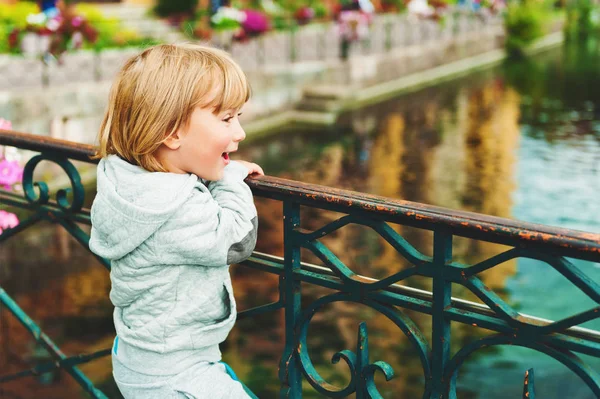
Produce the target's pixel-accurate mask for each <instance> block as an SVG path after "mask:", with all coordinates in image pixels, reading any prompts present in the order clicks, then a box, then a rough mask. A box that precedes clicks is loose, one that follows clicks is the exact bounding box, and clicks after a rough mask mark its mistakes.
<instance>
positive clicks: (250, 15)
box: [242, 10, 271, 34]
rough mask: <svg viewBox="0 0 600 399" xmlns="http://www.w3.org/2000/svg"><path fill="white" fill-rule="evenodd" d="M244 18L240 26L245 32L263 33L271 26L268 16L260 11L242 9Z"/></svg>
mask: <svg viewBox="0 0 600 399" xmlns="http://www.w3.org/2000/svg"><path fill="white" fill-rule="evenodd" d="M244 13H246V19H245V20H244V22H242V27H243V28H244V30H245V31H246V33H249V34H253V33H263V32H266V31H268V30H269V29H270V28H271V24H270V23H269V18H268V17H267V16H266V15H265V14H263V13H262V12H260V11H254V10H244Z"/></svg>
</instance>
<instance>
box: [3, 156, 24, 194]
mask: <svg viewBox="0 0 600 399" xmlns="http://www.w3.org/2000/svg"><path fill="white" fill-rule="evenodd" d="M22 179H23V168H22V167H21V166H20V165H19V163H18V162H17V161H8V160H6V159H3V160H1V161H0V186H4V188H5V189H6V190H10V188H11V186H12V185H13V184H15V183H17V182H20V181H21V180H22Z"/></svg>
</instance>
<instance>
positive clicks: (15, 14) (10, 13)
mask: <svg viewBox="0 0 600 399" xmlns="http://www.w3.org/2000/svg"><path fill="white" fill-rule="evenodd" d="M39 12H40V9H39V8H38V6H37V4H36V3H33V2H29V1H21V2H18V3H16V4H2V3H0V24H2V25H10V26H14V27H15V28H24V27H25V26H26V25H27V16H28V15H29V14H37V13H39Z"/></svg>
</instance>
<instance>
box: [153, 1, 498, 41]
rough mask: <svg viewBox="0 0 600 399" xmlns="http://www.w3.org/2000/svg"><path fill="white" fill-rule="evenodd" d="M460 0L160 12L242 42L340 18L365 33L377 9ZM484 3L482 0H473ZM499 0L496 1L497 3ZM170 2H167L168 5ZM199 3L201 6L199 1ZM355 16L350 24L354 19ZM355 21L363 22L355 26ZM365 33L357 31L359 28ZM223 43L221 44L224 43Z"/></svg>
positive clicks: (264, 4)
mask: <svg viewBox="0 0 600 399" xmlns="http://www.w3.org/2000/svg"><path fill="white" fill-rule="evenodd" d="M457 1H459V0H429V1H428V0H326V1H323V0H253V1H248V0H232V1H227V0H226V1H222V2H221V7H219V8H218V9H216V10H213V11H214V12H212V13H211V12H210V11H209V10H199V9H198V7H197V4H196V2H194V1H193V0H181V1H179V3H180V5H181V7H180V8H176V7H175V3H173V2H172V1H171V0H159V1H158V4H157V6H156V7H155V9H154V11H155V13H156V14H157V15H158V16H160V17H163V18H166V19H168V20H169V21H170V22H171V24H172V25H175V26H179V27H180V29H181V31H182V32H184V33H185V34H187V35H188V36H189V37H191V38H195V39H203V40H208V39H215V37H216V38H217V40H216V41H217V42H223V41H227V40H231V41H235V40H239V41H243V40H246V39H248V38H251V37H256V36H259V35H262V34H264V33H267V32H269V31H287V30H293V29H296V28H298V27H299V26H304V25H308V24H311V23H327V22H336V23H339V24H340V25H348V26H351V29H350V30H351V31H352V33H348V32H349V30H348V29H347V27H341V29H340V32H341V36H361V37H362V36H364V31H365V26H366V25H368V23H369V22H370V21H371V20H372V17H373V15H374V14H381V13H395V14H398V13H403V12H408V13H410V14H413V15H415V16H416V17H420V18H431V19H441V16H442V15H443V13H444V11H445V10H446V9H447V8H448V7H449V6H451V5H455V4H456V3H457ZM473 1H475V2H477V3H479V0H473ZM502 1H503V0H502ZM497 2H498V0H496V1H495V3H497ZM167 4H168V6H167ZM195 4H196V5H195ZM349 21H350V23H349ZM355 25H357V26H358V27H357V28H355ZM358 31H360V32H362V33H359V34H356V32H358ZM221 44H222V43H221Z"/></svg>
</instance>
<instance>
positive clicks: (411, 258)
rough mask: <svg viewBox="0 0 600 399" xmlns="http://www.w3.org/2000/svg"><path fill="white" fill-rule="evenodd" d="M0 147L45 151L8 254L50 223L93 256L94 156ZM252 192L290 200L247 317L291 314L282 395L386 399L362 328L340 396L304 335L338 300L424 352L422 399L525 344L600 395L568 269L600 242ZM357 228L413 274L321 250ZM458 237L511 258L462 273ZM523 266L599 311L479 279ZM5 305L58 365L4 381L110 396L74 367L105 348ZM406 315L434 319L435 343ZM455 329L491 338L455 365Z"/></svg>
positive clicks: (6, 134) (593, 345)
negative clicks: (57, 184)
mask: <svg viewBox="0 0 600 399" xmlns="http://www.w3.org/2000/svg"><path fill="white" fill-rule="evenodd" d="M0 145H8V146H15V147H19V148H22V149H27V150H31V151H35V152H39V153H40V155H38V156H35V157H33V158H32V159H31V160H30V161H29V162H28V163H27V165H26V167H25V173H24V176H23V187H24V191H25V198H23V197H21V196H19V195H16V194H14V193H9V192H3V191H0V202H1V203H2V204H6V205H10V206H16V207H21V208H26V209H29V210H31V211H33V216H31V217H30V218H29V219H27V220H25V221H23V222H22V223H21V224H20V225H19V226H18V227H16V228H14V229H12V230H7V231H6V232H5V233H4V234H3V235H1V236H0V245H1V244H2V242H3V241H5V240H6V239H7V238H9V237H13V236H15V235H16V234H18V233H20V232H21V231H23V230H25V229H26V228H27V227H30V226H32V225H33V224H35V223H37V222H38V221H40V220H50V221H52V222H55V223H59V224H61V225H62V226H63V227H65V229H67V231H69V232H70V233H71V234H72V235H73V236H74V237H75V238H76V239H77V240H78V241H79V242H80V243H81V244H82V245H83V246H85V247H86V248H87V245H88V242H89V237H88V236H87V234H85V233H84V232H83V231H82V230H81V229H80V228H79V227H78V226H77V223H86V224H89V223H90V216H89V211H88V210H86V209H82V207H81V204H82V203H83V198H82V196H83V189H82V185H81V182H80V179H79V174H78V172H77V170H76V169H75V168H74V167H73V165H72V164H71V162H70V160H79V161H85V162H91V163H93V162H94V161H92V160H90V156H91V155H92V154H93V151H94V150H93V147H91V146H87V145H82V144H76V143H71V142H66V141H61V140H54V139H49V138H44V137H39V136H33V135H28V134H23V133H17V132H12V131H1V130H0ZM41 160H49V161H52V162H55V163H57V164H58V165H60V166H61V167H62V169H63V170H64V171H65V173H67V175H68V177H69V180H70V182H71V185H72V187H71V189H70V190H71V191H72V199H71V200H70V201H68V200H67V192H66V191H64V190H59V191H58V192H57V196H56V200H52V199H51V198H50V194H49V190H48V188H47V186H46V185H45V184H44V183H43V182H33V177H32V176H33V169H34V168H35V166H36V165H37V164H38V163H39V162H40V161H41ZM246 182H247V183H248V185H249V186H250V187H251V189H252V191H253V192H254V194H255V195H256V196H258V197H266V198H271V199H275V200H278V201H281V202H282V203H283V209H284V218H283V224H284V257H283V258H280V257H276V256H272V255H268V254H262V253H256V252H255V253H254V254H253V256H252V257H251V258H249V259H248V260H247V261H246V262H244V265H246V266H248V267H251V268H254V269H257V270H262V271H266V272H270V273H274V274H277V275H279V276H280V286H279V288H280V289H279V292H280V295H279V300H278V301H276V302H274V303H271V304H267V305H263V306H259V307H256V308H252V309H249V310H246V311H243V312H240V314H239V317H240V318H242V317H250V316H255V315H257V314H261V313H265V312H270V311H274V310H277V309H282V308H283V309H284V312H285V327H286V329H285V349H284V353H283V355H282V357H281V363H280V371H279V379H280V381H281V391H280V392H281V397H290V398H300V397H301V396H302V387H301V381H302V378H303V377H304V378H305V379H306V380H307V381H308V382H309V383H310V385H312V387H313V388H314V389H315V390H317V391H318V392H320V393H321V394H323V395H325V396H327V397H332V398H339V397H346V396H347V395H349V394H352V393H356V397H357V398H380V397H381V395H380V394H379V392H378V391H377V388H376V386H375V383H374V380H373V376H374V373H375V372H377V371H380V372H382V373H383V374H384V376H385V378H386V379H388V380H389V379H390V378H392V377H393V374H394V372H393V370H392V368H391V366H390V365H389V364H387V363H385V362H382V361H375V362H371V360H370V358H369V346H368V335H367V327H366V324H365V323H361V324H360V327H359V331H358V342H357V347H356V350H355V351H354V352H353V351H351V350H341V351H340V352H338V353H336V354H335V355H334V356H333V358H332V362H333V363H337V362H339V361H340V360H342V359H343V360H344V362H345V363H346V364H347V366H348V368H349V372H350V382H349V383H348V384H347V385H346V386H344V387H337V386H335V385H332V384H330V383H328V382H327V381H325V380H324V378H323V377H321V375H320V374H319V373H318V372H317V370H316V369H315V367H314V365H313V363H312V361H311V358H310V356H309V355H308V353H309V352H308V344H307V331H308V326H309V324H310V322H311V320H312V318H313V316H314V315H315V313H317V312H319V311H320V310H321V309H322V308H323V307H324V306H326V305H327V304H330V303H334V302H340V301H345V302H354V303H360V304H364V305H366V306H368V307H370V308H372V309H374V310H376V311H377V312H379V313H381V314H383V315H384V316H386V317H387V318H388V319H389V320H391V321H392V322H393V323H394V324H395V325H396V326H397V327H398V329H399V331H400V332H402V333H403V334H404V335H405V336H406V337H407V338H408V340H409V342H410V343H411V344H412V346H413V347H414V348H415V349H416V350H417V353H418V354H419V359H420V363H421V366H422V371H423V381H424V386H423V395H422V397H423V398H456V379H457V374H458V371H459V369H460V367H461V366H462V365H463V363H464V361H465V360H466V359H467V358H468V357H469V356H470V355H472V354H473V353H474V352H476V351H478V350H479V349H482V348H485V347H489V346H498V345H516V346H522V347H526V348H530V349H533V350H536V351H539V352H542V353H544V354H546V355H548V356H550V357H552V358H554V359H556V360H558V361H559V362H561V363H562V364H564V365H565V366H566V367H568V368H569V369H570V370H572V371H573V372H574V373H575V374H577V375H578V376H579V377H580V378H581V380H582V382H583V383H584V384H585V385H586V386H587V387H589V389H590V390H591V391H592V392H593V393H594V395H596V396H597V397H600V378H599V376H598V373H597V372H596V371H595V370H593V369H591V368H590V367H588V366H587V365H586V364H585V362H584V361H583V360H582V359H581V358H580V357H579V356H578V354H586V355H590V356H594V357H600V332H597V331H593V330H589V329H585V328H581V327H579V326H580V325H581V324H583V323H585V322H588V321H591V320H595V319H598V317H599V316H600V314H599V310H600V306H598V305H600V286H599V285H598V284H597V283H596V282H594V281H592V280H591V279H590V278H588V277H587V276H586V274H585V273H584V272H583V271H582V270H580V269H578V268H577V267H576V266H575V265H574V264H573V263H572V262H570V261H569V260H567V259H566V257H571V258H576V259H582V260H588V261H592V262H600V235H599V234H592V233H585V232H579V231H573V230H567V229H560V228H552V227H548V226H543V225H537V224H531V223H522V222H517V221H512V220H508V219H502V218H497V217H491V216H484V215H479V214H474V213H469V212H460V211H454V210H448V209H444V208H439V207H434V206H429V205H424V204H418V203H413V202H408V201H401V200H392V199H388V198H383V197H378V196H373V195H367V194H363V193H358V192H351V191H346V190H338V189H332V188H329V187H323V186H317V185H311V184H304V183H300V182H295V181H290V180H284V179H279V178H274V177H261V178H252V179H247V180H246ZM301 206H307V207H312V208H320V209H325V210H331V211H336V212H340V213H342V214H344V215H345V216H343V217H341V218H339V219H338V220H335V221H333V222H331V223H328V224H326V225H324V226H322V227H321V228H319V229H317V230H315V231H306V230H304V229H302V228H300V216H301V212H300V207H301ZM389 223H396V224H401V225H406V226H412V227H417V228H420V229H426V230H430V231H433V234H434V239H433V256H431V257H430V256H425V255H423V254H422V253H421V252H419V251H418V250H417V249H416V248H414V247H413V246H412V245H411V244H409V243H408V242H407V241H406V240H405V239H404V238H403V237H402V236H400V235H399V234H398V233H397V232H396V231H395V230H393V229H392V228H391V226H390V225H389ZM349 224H359V225H363V226H366V227H369V228H371V229H372V230H374V231H375V232H376V233H377V234H379V235H380V236H381V237H382V238H383V239H384V240H385V241H387V242H388V243H389V244H390V245H392V246H393V248H394V249H395V250H396V251H397V252H398V253H399V254H400V255H401V256H402V257H404V258H405V259H406V260H407V261H408V262H409V263H410V265H411V267H409V268H407V269H404V270H401V271H398V272H396V273H394V274H392V275H391V276H388V277H386V278H384V279H381V280H376V279H371V278H367V277H364V276H361V275H359V274H356V273H354V272H353V271H352V270H351V269H350V268H349V267H347V266H346V265H345V264H344V263H343V262H342V261H341V260H340V259H339V258H337V257H336V256H335V255H334V254H333V252H332V251H331V250H330V249H329V248H327V246H326V245H324V244H323V243H322V242H321V241H320V240H321V238H323V237H324V236H327V235H329V234H331V233H333V232H334V231H336V230H338V229H341V228H343V227H344V226H347V225H349ZM454 237H468V238H471V239H476V240H481V241H487V242H493V243H498V244H503V245H507V246H509V247H511V248H510V249H509V250H507V251H505V252H503V253H500V254H498V255H495V256H493V257H491V258H489V259H486V260H483V261H481V262H479V263H477V264H474V265H465V264H459V263H456V262H453V260H452V240H453V238H454ZM259 239H260V238H259ZM301 248H305V249H308V250H309V251H311V252H312V253H313V254H314V255H316V257H317V258H319V259H320V260H321V261H322V262H323V264H324V265H325V267H323V266H316V265H313V264H307V263H303V262H301V260H300V250H301ZM515 258H530V259H536V260H539V261H542V262H545V263H546V264H547V265H548V266H549V267H551V268H553V269H555V270H556V271H558V272H559V273H560V274H561V275H563V276H564V277H566V279H567V280H568V281H569V283H570V284H572V285H574V286H576V287H578V288H579V289H580V290H581V291H582V292H583V293H584V294H585V295H587V296H588V297H589V298H591V299H592V300H593V301H594V302H595V303H596V306H595V307H593V308H592V309H589V310H587V311H584V312H581V313H578V314H574V315H572V316H569V317H566V318H564V319H562V320H558V321H549V320H544V319H540V318H536V317H532V316H528V315H524V314H521V313H519V312H518V311H516V310H515V309H513V308H512V307H511V306H510V305H509V304H508V303H506V302H505V301H504V300H503V299H502V298H500V297H499V296H498V295H496V294H495V293H494V292H493V291H492V290H490V289H489V288H488V287H486V286H485V284H484V283H483V282H482V280H481V279H480V278H479V275H480V273H482V272H484V271H486V270H489V269H491V268H494V267H496V266H498V265H500V264H502V263H504V262H506V261H509V260H512V259H515ZM102 261H103V264H104V265H105V266H106V267H107V268H109V267H110V265H109V263H108V262H106V261H104V260H102ZM411 276H422V277H425V278H429V279H431V280H432V286H433V290H432V292H428V291H423V290H418V289H415V288H411V287H407V286H401V285H399V284H398V283H399V282H401V281H403V280H405V279H407V278H408V277H411ZM306 283H308V284H313V285H318V286H322V287H326V288H329V289H333V290H335V291H336V292H335V293H334V294H331V295H326V296H324V297H321V298H318V299H317V300H315V301H314V302H312V303H306V304H304V309H302V308H301V300H302V290H301V288H302V285H303V284H306ZM453 285H460V286H463V287H466V288H467V289H468V290H469V291H470V292H472V293H473V294H474V295H476V296H477V297H478V298H479V299H480V300H481V301H482V302H483V305H482V304H477V303H474V302H470V301H466V300H462V299H456V298H453V297H451V295H450V293H451V288H452V286H453ZM0 301H1V302H2V303H3V304H4V306H6V307H8V309H9V310H10V311H11V312H12V313H13V314H14V315H15V316H16V317H17V318H18V319H19V320H20V321H21V323H22V324H23V325H24V326H25V327H26V328H27V329H28V330H29V331H30V332H31V333H32V335H33V336H34V338H35V339H36V340H37V341H38V342H40V343H41V344H42V345H43V346H44V347H45V348H46V349H48V351H49V352H50V353H51V354H52V355H53V356H54V358H55V359H56V360H55V362H53V363H51V364H50V363H47V364H41V365H39V366H38V367H36V368H34V369H32V370H28V371H24V372H21V373H17V374H14V375H12V376H4V377H0V382H3V381H6V380H9V379H14V378H17V377H21V376H27V375H33V374H37V373H41V372H45V371H48V370H50V369H52V368H56V367H61V368H64V369H65V370H67V371H68V372H69V373H70V374H71V375H72V376H73V377H74V378H75V379H76V380H77V381H78V382H79V383H80V384H81V385H82V386H83V387H84V388H85V389H86V390H87V392H88V393H90V395H91V396H92V397H95V398H103V397H105V396H104V395H103V394H102V393H101V392H100V391H99V390H97V389H96V388H95V387H94V386H93V384H92V383H91V382H90V381H89V379H88V378H87V377H86V376H85V375H83V373H81V371H80V370H79V369H78V368H77V367H76V366H77V365H78V364H81V363H83V362H87V361H89V360H92V359H95V358H96V357H99V356H103V355H107V354H109V350H108V349H107V350H104V351H100V352H97V353H94V354H91V355H79V356H73V357H67V356H66V355H64V354H63V353H62V352H61V351H60V349H59V348H58V347H57V346H56V345H55V344H54V343H53V342H52V341H51V340H50V338H49V337H48V336H46V335H45V334H44V333H43V332H42V331H41V330H40V329H39V327H38V326H37V325H36V324H35V323H34V322H33V321H32V320H31V319H30V318H29V317H28V316H27V315H26V314H25V313H24V312H23V311H22V310H21V309H20V308H19V307H18V305H17V304H16V303H15V302H14V301H13V300H12V299H11V298H10V297H9V296H8V295H7V294H6V292H4V291H3V290H2V289H1V288H0ZM403 309H408V310H411V311H414V312H419V313H424V314H428V315H431V316H432V335H431V336H432V339H431V340H430V342H429V341H428V340H427V339H426V338H425V335H424V334H423V333H422V332H421V331H420V329H419V328H418V327H417V325H416V324H415V323H414V322H413V321H412V320H411V319H410V317H408V316H407V313H405V312H404V311H403ZM451 323H465V324H469V325H476V326H478V327H481V328H483V329H486V330H490V331H493V332H494V333H493V334H491V335H488V336H485V337H483V338H480V339H477V340H475V341H473V342H471V343H469V344H467V345H466V346H464V347H463V348H461V349H459V350H458V352H457V353H456V354H455V355H454V356H450V353H449V352H450V351H449V348H450V342H451V334H450V325H451ZM534 395H535V393H534V381H533V370H528V371H527V372H526V373H525V379H524V384H523V398H534V397H535V396H534Z"/></svg>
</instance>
